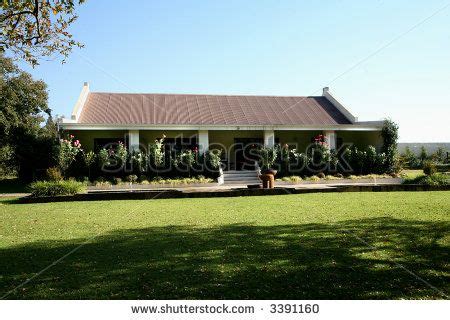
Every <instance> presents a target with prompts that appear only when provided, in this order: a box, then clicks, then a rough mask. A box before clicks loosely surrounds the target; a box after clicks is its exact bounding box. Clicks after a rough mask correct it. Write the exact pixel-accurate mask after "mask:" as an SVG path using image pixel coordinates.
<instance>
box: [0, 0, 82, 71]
mask: <svg viewBox="0 0 450 320" xmlns="http://www.w3.org/2000/svg"><path fill="white" fill-rule="evenodd" d="M84 1H85V0H78V1H74V0H23V1H15V0H2V1H1V2H0V25H1V30H2V32H1V33H0V53H4V52H6V51H9V52H10V53H11V54H12V56H13V57H14V58H21V59H24V60H25V61H27V62H29V63H30V64H31V65H32V66H35V65H37V64H39V62H38V60H39V58H40V57H49V56H52V55H53V54H60V55H62V56H63V60H62V61H63V62H65V58H67V56H68V55H69V53H70V52H71V51H72V48H73V47H79V48H81V47H82V46H83V45H82V44H81V43H79V42H78V41H75V40H74V39H72V34H71V33H69V32H68V28H69V27H70V25H71V24H72V23H73V22H74V21H75V20H76V19H77V18H78V16H77V15H76V14H75V7H76V3H78V5H80V4H82V3H83V2H84Z"/></svg>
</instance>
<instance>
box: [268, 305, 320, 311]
mask: <svg viewBox="0 0 450 320" xmlns="http://www.w3.org/2000/svg"><path fill="white" fill-rule="evenodd" d="M270 313H319V305H318V304H284V303H278V304H271V305H270Z"/></svg>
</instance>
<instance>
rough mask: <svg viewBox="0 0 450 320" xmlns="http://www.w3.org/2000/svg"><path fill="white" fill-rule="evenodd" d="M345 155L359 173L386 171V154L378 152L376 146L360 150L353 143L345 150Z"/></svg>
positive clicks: (353, 168)
mask: <svg viewBox="0 0 450 320" xmlns="http://www.w3.org/2000/svg"><path fill="white" fill-rule="evenodd" d="M343 157H344V158H345V160H346V161H347V163H348V164H349V165H350V168H351V169H352V171H353V172H354V173H357V174H368V173H384V172H385V169H386V166H385V163H386V161H387V157H386V155H385V154H384V153H377V151H376V149H375V147H373V146H370V145H369V146H367V148H366V149H365V150H359V149H358V148H357V147H356V146H355V145H353V146H351V147H350V148H347V149H346V150H345V152H344V154H343Z"/></svg>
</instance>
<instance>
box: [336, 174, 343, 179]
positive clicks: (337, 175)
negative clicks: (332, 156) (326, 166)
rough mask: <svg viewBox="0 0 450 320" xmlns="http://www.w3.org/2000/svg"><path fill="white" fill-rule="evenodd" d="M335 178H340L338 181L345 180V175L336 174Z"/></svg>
mask: <svg viewBox="0 0 450 320" xmlns="http://www.w3.org/2000/svg"><path fill="white" fill-rule="evenodd" d="M334 176H335V177H336V178H338V179H343V178H344V175H343V174H342V173H336V174H335V175H334Z"/></svg>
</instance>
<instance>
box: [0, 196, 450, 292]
mask: <svg viewBox="0 0 450 320" xmlns="http://www.w3.org/2000/svg"><path fill="white" fill-rule="evenodd" d="M449 208H450V192H446V191H442V192H390V193H381V192H380V193H327V194H302V195H286V196H266V197H242V198H209V199H160V200H151V201H145V200H136V201H131V200H129V201H104V202H103V201H98V202H94V201H93V202H68V203H46V204H16V203H14V201H11V200H3V201H1V202H0V219H1V221H2V223H1V224H0V270H1V271H0V274H1V276H0V295H3V294H5V293H6V292H8V291H10V290H12V289H13V288H15V287H16V286H17V285H19V284H21V283H22V282H23V281H26V280H27V279H30V278H31V277H33V276H34V275H36V273H37V272H39V271H40V270H42V269H43V268H45V267H47V266H48V265H50V264H51V263H52V262H53V261H55V260H57V259H58V258H60V257H62V256H64V255H65V254H67V253H68V252H70V251H71V250H74V249H75V248H77V246H79V245H81V244H84V245H83V246H82V247H81V248H80V249H79V250H77V251H76V252H74V253H73V254H71V255H70V256H68V257H67V258H66V259H64V260H62V261H61V262H60V263H58V264H56V265H54V266H53V267H51V268H50V269H48V270H47V271H45V272H44V273H43V274H41V275H39V276H37V277H36V278H34V279H32V281H30V282H29V283H28V284H26V285H25V286H23V287H21V288H19V289H18V290H15V291H13V292H12V293H11V294H10V295H9V296H8V298H10V299H11V298H15V299H87V298H91V299H100V298H101V299H119V298H123V299H181V298H183V299H191V298H192V299H428V298H443V297H445V296H444V295H443V294H447V295H448V294H449V290H450V287H449V286H450V281H449V280H450V277H449V264H448V262H449V256H448V255H449V252H450V250H449V248H450V211H449ZM95 235H98V236H97V237H94V236H95ZM93 237H94V238H93ZM403 268H406V269H407V270H410V271H411V272H413V273H414V274H415V275H417V276H418V277H420V279H423V280H424V281H426V282H427V283H428V284H430V285H431V286H432V287H431V286H429V285H427V284H425V283H424V282H423V281H422V280H420V279H419V278H417V277H415V276H412V275H411V274H410V273H408V272H406V271H405V270H404V269H403ZM433 287H435V288H437V289H433Z"/></svg>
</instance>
